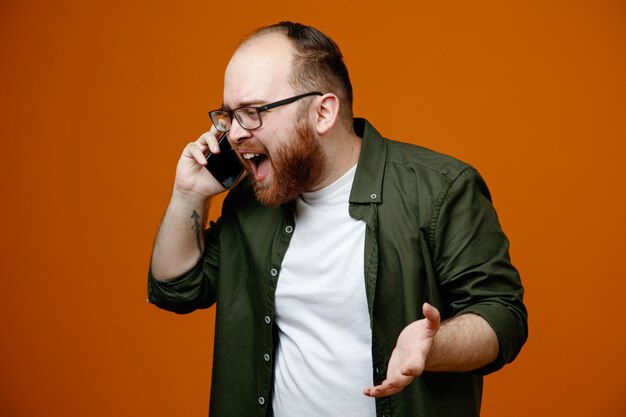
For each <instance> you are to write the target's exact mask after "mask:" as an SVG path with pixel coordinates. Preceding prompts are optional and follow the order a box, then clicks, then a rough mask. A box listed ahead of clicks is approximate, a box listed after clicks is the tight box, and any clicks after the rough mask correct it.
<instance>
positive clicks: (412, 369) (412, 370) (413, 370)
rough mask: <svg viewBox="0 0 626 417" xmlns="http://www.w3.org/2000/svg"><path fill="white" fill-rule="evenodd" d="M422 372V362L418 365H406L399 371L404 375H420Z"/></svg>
mask: <svg viewBox="0 0 626 417" xmlns="http://www.w3.org/2000/svg"><path fill="white" fill-rule="evenodd" d="M423 372H424V366H423V365H422V364H420V365H417V364H412V365H407V366H406V367H404V368H403V369H402V372H401V373H402V375H404V376H410V377H416V376H420V375H421V374H422V373H423Z"/></svg>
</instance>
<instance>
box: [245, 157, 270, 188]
mask: <svg viewBox="0 0 626 417" xmlns="http://www.w3.org/2000/svg"><path fill="white" fill-rule="evenodd" d="M240 155H241V157H242V158H243V159H244V160H246V161H247V162H248V166H249V167H250V169H251V170H252V174H253V176H254V179H255V180H256V181H263V180H265V179H266V178H267V175H268V174H269V169H270V162H269V159H268V158H267V155H265V154H262V153H251V152H240Z"/></svg>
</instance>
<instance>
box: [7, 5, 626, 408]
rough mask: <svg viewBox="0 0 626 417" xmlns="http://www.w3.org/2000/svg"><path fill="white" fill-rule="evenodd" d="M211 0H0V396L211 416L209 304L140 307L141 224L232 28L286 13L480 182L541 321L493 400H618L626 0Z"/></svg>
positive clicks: (386, 117) (193, 132)
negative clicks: (334, 45)
mask: <svg viewBox="0 0 626 417" xmlns="http://www.w3.org/2000/svg"><path fill="white" fill-rule="evenodd" d="M218 3H219V2H215V1H176V2H170V1H162V0H161V1H124V2H122V1H101V0H97V1H89V2H88V1H76V0H74V1H60V2H56V1H34V0H33V1H17V0H3V1H2V2H1V3H0V57H1V59H2V65H1V66H0V74H1V76H0V82H1V84H0V94H1V96H2V100H1V101H0V117H1V123H0V134H1V137H2V161H1V162H0V179H1V181H2V193H3V203H2V205H1V207H2V208H1V210H2V213H1V216H0V221H1V222H2V224H1V227H2V240H1V241H2V248H1V253H0V256H1V271H2V281H1V282H2V293H1V302H0V320H1V323H0V324H1V330H2V342H1V344H0V346H1V347H0V414H1V415H3V416H16V417H22V416H147V415H150V416H205V415H206V410H207V403H208V394H209V386H210V373H211V354H212V325H213V324H212V323H213V310H208V311H201V312H196V313H195V314H192V315H187V316H176V315H173V314H169V313H166V312H163V311H160V310H158V309H156V308H154V307H153V306H149V305H146V304H145V301H144V300H145V297H146V294H145V292H146V290H145V277H146V271H147V265H148V259H149V255H150V250H151V245H152V239H153V236H154V233H155V230H156V228H157V226H158V223H159V221H160V218H161V215H162V213H163V211H164V209H165V207H166V204H167V201H168V198H169V192H170V188H171V184H172V180H173V174H174V168H175V164H176V161H177V159H178V155H179V153H180V151H181V150H182V148H183V146H184V144H185V143H187V142H188V141H191V140H194V139H196V138H197V137H198V136H199V135H200V134H201V133H202V132H203V131H205V130H207V129H208V128H209V120H208V118H207V115H206V111H207V110H209V109H211V108H213V107H216V106H217V105H219V104H220V103H221V90H222V74H223V70H224V67H225V64H226V63H227V61H228V59H229V57H230V54H231V53H232V51H233V49H234V48H235V46H236V44H237V42H238V41H239V39H240V38H241V37H242V36H243V35H244V34H246V33H247V32H249V31H250V30H252V29H253V28H256V27H258V26H260V25H263V24H268V23H273V22H276V21H279V20H284V19H290V20H296V21H302V22H304V23H308V24H311V25H314V26H317V27H318V28H320V29H321V30H322V31H324V32H326V33H327V34H328V35H330V36H331V37H333V38H334V39H335V40H336V41H337V42H338V43H339V45H340V46H341V47H342V49H343V52H344V55H345V57H346V61H347V64H348V67H349V69H350V70H351V76H352V80H353V84H354V90H355V113H356V114H357V115H360V116H365V117H367V118H369V120H370V121H371V122H372V123H373V124H374V125H375V126H376V127H377V128H378V130H380V131H381V132H383V134H385V135H386V136H388V137H391V138H396V139H400V140H405V141H410V142H414V143H419V144H421V145H424V146H427V147H431V148H434V149H436V150H439V151H442V152H445V153H448V154H452V155H454V156H456V157H458V158H461V159H463V160H465V161H467V162H469V163H471V164H473V165H474V166H476V167H477V168H478V169H479V171H480V172H481V173H482V174H483V176H484V177H485V178H486V180H487V182H488V183H489V185H490V187H491V190H492V193H493V196H494V204H495V206H496V208H497V210H498V212H499V215H500V218H501V221H502V224H503V227H504V229H505V231H506V232H507V234H508V235H509V237H510V239H511V241H512V257H513V260H514V262H515V263H516V265H517V266H518V267H519V268H520V270H521V272H522V277H523V281H524V284H525V286H526V289H527V296H526V302H527V305H528V308H529V312H530V338H529V340H528V343H527V345H526V346H525V348H524V350H523V351H522V353H521V354H520V356H519V358H518V360H517V361H516V362H515V363H513V364H512V365H509V366H507V367H506V368H505V369H503V370H502V371H501V372H499V373H497V374H494V375H492V376H489V377H487V378H486V384H485V385H486V389H485V395H484V405H483V415H484V416H487V417H493V416H553V415H559V416H570V417H572V416H591V415H593V416H623V415H626V395H625V394H626V392H625V390H626V389H625V388H624V386H626V385H625V384H626V377H625V376H624V375H625V371H626V366H625V365H626V358H625V355H624V352H626V343H625V342H626V339H625V338H626V337H625V336H624V334H625V332H624V330H625V324H626V322H625V318H626V314H625V313H626V308H625V307H624V303H623V299H624V293H625V291H626V273H625V272H626V268H625V262H624V257H625V256H624V254H623V251H624V243H623V239H624V234H625V232H626V230H625V221H624V220H625V213H626V202H625V196H626V193H625V190H624V186H623V183H624V180H623V179H622V178H621V175H622V172H623V164H624V161H623V160H624V156H625V152H624V151H625V144H624V142H625V139H626V79H625V76H626V6H625V5H624V4H623V2H620V1H618V0H615V1H608V0H601V1H598V0H589V1H577V0H556V1H545V0H531V1H517V0H516V1H505V2H503V1H496V0H490V1H480V0H479V1H477V2H468V1H459V0H456V1H447V2H423V1H419V2H403V1H401V2H398V1H394V0H389V1H385V2H378V1H377V2H373V1H364V2H350V3H351V4H352V5H353V6H354V9H351V8H350V7H349V6H347V5H346V4H347V2H346V3H342V2H339V1H337V0H332V1H330V0H318V1H315V2H306V3H305V2H302V3H300V4H298V3H297V2H294V1H288V0H283V1H271V0H268V1H258V0H253V1H250V0H240V1H237V2H222V3H221V4H222V5H221V6H218ZM434 3H436V4H434ZM211 215H212V217H215V216H216V215H217V210H214V211H212V214H211Z"/></svg>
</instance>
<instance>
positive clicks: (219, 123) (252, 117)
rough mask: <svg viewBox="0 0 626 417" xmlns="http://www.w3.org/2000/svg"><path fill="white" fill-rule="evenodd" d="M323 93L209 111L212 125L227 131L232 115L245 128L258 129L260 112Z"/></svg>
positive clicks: (231, 121)
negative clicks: (255, 105)
mask: <svg viewBox="0 0 626 417" xmlns="http://www.w3.org/2000/svg"><path fill="white" fill-rule="evenodd" d="M323 95H324V94H322V93H319V92H314V93H305V94H300V95H297V96H293V97H290V98H286V99H283V100H279V101H275V102H273V103H269V104H265V105H263V106H259V107H252V106H244V107H238V108H236V109H234V110H224V109H218V110H213V111H210V112H209V116H210V117H211V121H212V122H213V125H215V127H216V128H217V130H219V131H220V132H228V131H229V130H230V127H231V126H232V124H233V117H234V118H235V119H237V121H238V122H239V125H240V126H241V127H243V128H244V129H246V130H253V129H258V128H260V127H261V126H262V125H263V120H262V119H261V112H264V111H267V110H270V109H275V108H276V107H280V106H284V105H285V104H290V103H293V102H294V101H297V100H300V99H301V98H304V97H309V96H323Z"/></svg>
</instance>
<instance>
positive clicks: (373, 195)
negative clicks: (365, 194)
mask: <svg viewBox="0 0 626 417" xmlns="http://www.w3.org/2000/svg"><path fill="white" fill-rule="evenodd" d="M376 197H378V196H377V195H376V194H372V195H370V198H371V199H372V200H376Z"/></svg>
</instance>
